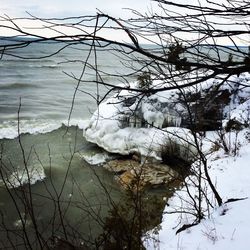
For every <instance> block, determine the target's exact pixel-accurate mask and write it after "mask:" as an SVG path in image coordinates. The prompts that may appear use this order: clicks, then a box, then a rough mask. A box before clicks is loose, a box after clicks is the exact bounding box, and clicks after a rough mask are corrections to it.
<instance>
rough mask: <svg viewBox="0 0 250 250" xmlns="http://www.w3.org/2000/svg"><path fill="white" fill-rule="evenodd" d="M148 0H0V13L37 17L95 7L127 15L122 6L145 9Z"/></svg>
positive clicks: (93, 10)
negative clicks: (28, 14) (29, 14)
mask: <svg viewBox="0 0 250 250" xmlns="http://www.w3.org/2000/svg"><path fill="white" fill-rule="evenodd" d="M149 5H150V0H21V1H20V0H0V14H1V15H3V14H7V15H10V16H12V17H23V16H25V15H26V13H25V12H26V11H28V12H30V13H31V14H33V15H35V16H39V17H66V16H77V15H85V14H95V13H96V8H98V9H100V10H101V11H103V12H106V13H108V14H110V15H115V16H116V17H117V16H119V17H120V16H122V17H124V16H129V11H126V10H124V8H132V9H137V10H146V9H147V6H149Z"/></svg>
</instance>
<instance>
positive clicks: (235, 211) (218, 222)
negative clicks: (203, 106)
mask: <svg viewBox="0 0 250 250" xmlns="http://www.w3.org/2000/svg"><path fill="white" fill-rule="evenodd" d="M249 134H250V131H249V130H244V131H241V132H240V133H239V135H238V142H239V143H240V144H241V146H240V148H239V151H238V153H237V155H236V156H230V155H227V154H225V153H224V152H223V150H222V149H221V150H219V151H217V152H214V153H213V154H212V155H210V157H209V161H208V164H209V166H210V175H211V178H212V180H213V181H214V183H216V187H217V190H218V192H219V193H220V195H221V197H222V198H223V201H224V202H225V201H227V200H228V199H231V198H234V199H238V198H246V199H244V200H240V201H236V202H230V203H226V204H224V205H223V206H222V207H215V208H214V209H213V210H211V211H210V213H211V214H210V218H206V219H203V220H202V221H201V223H200V224H198V225H197V226H194V227H191V228H189V229H187V230H185V231H183V232H180V233H179V234H177V235H176V234H175V233H176V231H177V229H178V228H180V227H181V226H182V225H183V224H188V223H192V218H190V216H189V217H188V216H186V215H185V214H181V215H180V214H168V212H170V211H172V210H173V207H178V206H179V205H181V204H180V202H181V199H180V196H182V199H186V198H187V197H186V196H187V195H186V192H185V188H184V189H183V190H180V191H178V192H177V193H176V194H175V195H174V197H173V198H172V199H171V200H170V201H169V206H166V208H165V215H164V216H163V222H162V224H161V227H162V229H161V230H160V232H159V241H160V244H159V247H160V249H162V250H165V249H166V250H167V249H183V250H184V249H185V250H195V249H197V250H198V249H200V250H213V249H214V250H215V249H216V250H221V249H223V250H235V249H239V250H248V249H249V247H250V237H249V235H250V229H249V223H250V213H249V208H250V180H249V179H250V165H249V163H250V141H249ZM211 135H212V134H211V133H210V134H209V136H210V138H211ZM182 205H183V204H182ZM183 210H184V209H183ZM147 249H155V248H154V246H153V245H151V246H148V247H147Z"/></svg>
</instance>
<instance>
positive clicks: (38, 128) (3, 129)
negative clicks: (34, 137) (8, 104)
mask: <svg viewBox="0 0 250 250" xmlns="http://www.w3.org/2000/svg"><path fill="white" fill-rule="evenodd" d="M86 124H87V122H86V121H85V120H80V119H79V120H78V119H72V120H70V122H68V121H67V120H64V121H60V120H44V119H32V120H21V121H20V122H19V127H20V134H27V133H28V134H45V133H49V132H52V131H54V130H57V129H59V128H61V127H62V126H78V127H79V129H84V128H85V127H86ZM16 137H18V121H17V120H12V121H4V122H2V123H0V139H14V138H16Z"/></svg>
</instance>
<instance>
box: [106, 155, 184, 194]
mask: <svg viewBox="0 0 250 250" xmlns="http://www.w3.org/2000/svg"><path fill="white" fill-rule="evenodd" d="M104 168H106V169H107V170H109V171H111V172H114V173H115V174H116V180H117V181H118V183H120V184H121V186H122V187H124V188H125V189H129V190H133V191H136V190H142V189H145V188H147V187H157V186H159V185H165V184H167V185H168V186H169V185H171V184H173V183H176V182H179V181H180V174H179V173H178V172H177V171H175V170H173V169H172V168H170V167H169V166H168V165H165V164H160V163H147V162H145V163H142V164H141V163H139V162H138V161H135V160H132V159H125V160H113V161H110V162H109V163H107V164H105V165H104Z"/></svg>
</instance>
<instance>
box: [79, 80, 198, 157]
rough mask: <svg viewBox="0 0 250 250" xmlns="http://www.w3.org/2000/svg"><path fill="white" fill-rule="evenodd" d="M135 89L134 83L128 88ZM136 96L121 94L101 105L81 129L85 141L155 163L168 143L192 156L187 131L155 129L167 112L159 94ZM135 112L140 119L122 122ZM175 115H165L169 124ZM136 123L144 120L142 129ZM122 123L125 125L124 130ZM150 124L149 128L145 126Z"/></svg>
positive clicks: (188, 132) (190, 139)
mask: <svg viewBox="0 0 250 250" xmlns="http://www.w3.org/2000/svg"><path fill="white" fill-rule="evenodd" d="M135 85H136V83H133V85H132V86H133V87H135ZM137 95H138V93H136V92H133V91H127V90H122V91H121V92H120V93H119V94H117V95H115V96H113V97H112V98H109V99H108V100H106V101H105V102H103V103H101V104H100V105H99V107H98V110H96V112H95V113H94V114H93V116H92V118H91V119H90V121H89V123H88V124H87V125H86V126H85V128H84V129H83V135H84V136H85V138H86V140H87V141H89V142H92V143H95V144H97V145H98V146H100V147H102V148H104V149H105V150H107V151H108V152H111V153H119V154H122V155H128V154H130V153H135V152H137V153H139V154H140V155H142V156H145V157H153V158H155V159H157V160H161V151H162V147H164V145H166V144H167V143H168V142H169V141H170V140H171V141H175V142H177V143H178V144H180V145H181V146H183V148H189V149H190V151H192V152H193V150H194V147H193V146H192V143H193V139H192V135H191V133H190V131H189V130H188V129H185V128H178V127H168V128H164V129H158V127H161V126H162V124H163V120H164V117H163V113H162V112H163V111H164V110H165V111H166V112H169V108H168V107H167V106H165V107H163V101H165V102H166V99H165V98H163V96H161V95H162V93H161V95H156V94H155V95H152V96H150V97H143V98H137ZM168 95H169V93H168ZM162 107H163V109H162ZM138 110H139V111H138ZM136 112H138V113H139V114H137V115H138V116H140V117H139V118H138V117H134V119H133V120H132V119H130V122H131V121H133V124H132V125H131V124H130V123H129V122H128V121H126V119H129V118H131V117H133V116H136V114H135V113H136ZM175 115H176V114H172V113H170V112H169V115H168V117H169V120H171V121H173V120H174V119H175ZM166 116H167V115H166ZM168 117H167V118H168ZM136 119H137V120H140V119H144V122H145V124H144V127H141V126H137V123H138V121H136ZM178 119H180V118H176V120H175V121H174V122H176V123H180V122H179V120H178ZM124 122H127V124H126V125H125V126H124ZM151 124H152V125H153V126H149V125H151ZM176 125H179V124H176Z"/></svg>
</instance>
